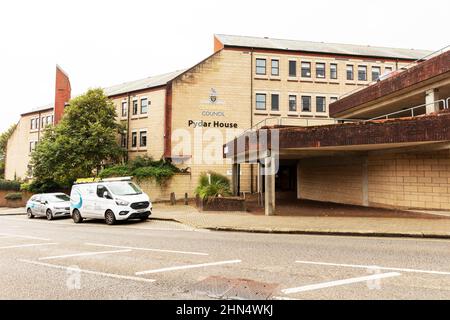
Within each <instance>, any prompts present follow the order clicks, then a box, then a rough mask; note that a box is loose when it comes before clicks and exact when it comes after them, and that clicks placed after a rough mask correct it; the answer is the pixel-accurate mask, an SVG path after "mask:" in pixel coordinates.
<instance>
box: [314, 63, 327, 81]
mask: <svg viewBox="0 0 450 320" xmlns="http://www.w3.org/2000/svg"><path fill="white" fill-rule="evenodd" d="M316 77H317V78H322V79H323V78H325V63H316Z"/></svg>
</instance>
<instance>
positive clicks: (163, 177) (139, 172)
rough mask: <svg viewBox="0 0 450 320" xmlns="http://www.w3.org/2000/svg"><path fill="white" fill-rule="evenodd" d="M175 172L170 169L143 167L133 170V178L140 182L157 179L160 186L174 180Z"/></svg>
mask: <svg viewBox="0 0 450 320" xmlns="http://www.w3.org/2000/svg"><path fill="white" fill-rule="evenodd" d="M174 174H175V171H174V170H173V169H172V168H170V167H165V166H163V167H143V168H137V169H135V170H133V176H134V177H136V179H138V180H142V179H145V178H147V179H155V181H156V182H157V183H158V184H164V183H165V182H167V180H169V179H170V178H172V176H173V175H174Z"/></svg>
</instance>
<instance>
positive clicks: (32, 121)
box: [30, 119, 36, 130]
mask: <svg viewBox="0 0 450 320" xmlns="http://www.w3.org/2000/svg"><path fill="white" fill-rule="evenodd" d="M35 121H36V120H35V119H31V126H30V129H31V130H33V129H34V125H35Z"/></svg>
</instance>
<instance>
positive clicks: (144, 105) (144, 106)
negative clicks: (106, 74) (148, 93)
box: [120, 98, 151, 118]
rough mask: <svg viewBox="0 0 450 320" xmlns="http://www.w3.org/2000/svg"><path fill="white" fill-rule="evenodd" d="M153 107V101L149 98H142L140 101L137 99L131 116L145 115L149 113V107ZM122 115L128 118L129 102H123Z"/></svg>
mask: <svg viewBox="0 0 450 320" xmlns="http://www.w3.org/2000/svg"><path fill="white" fill-rule="evenodd" d="M139 102H140V105H139ZM149 105H151V101H148V99H147V98H141V99H140V101H139V100H137V99H134V100H133V101H132V105H131V106H132V108H131V114H132V115H133V116H137V115H139V114H141V115H145V114H147V113H148V106H149ZM120 115H121V117H122V118H124V117H127V116H128V102H127V101H122V107H121V112H120Z"/></svg>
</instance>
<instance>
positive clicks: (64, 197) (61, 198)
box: [45, 194, 70, 202]
mask: <svg viewBox="0 0 450 320" xmlns="http://www.w3.org/2000/svg"><path fill="white" fill-rule="evenodd" d="M45 200H47V201H48V202H64V201H70V197H69V196H68V195H65V194H56V195H53V194H52V195H49V196H45Z"/></svg>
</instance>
